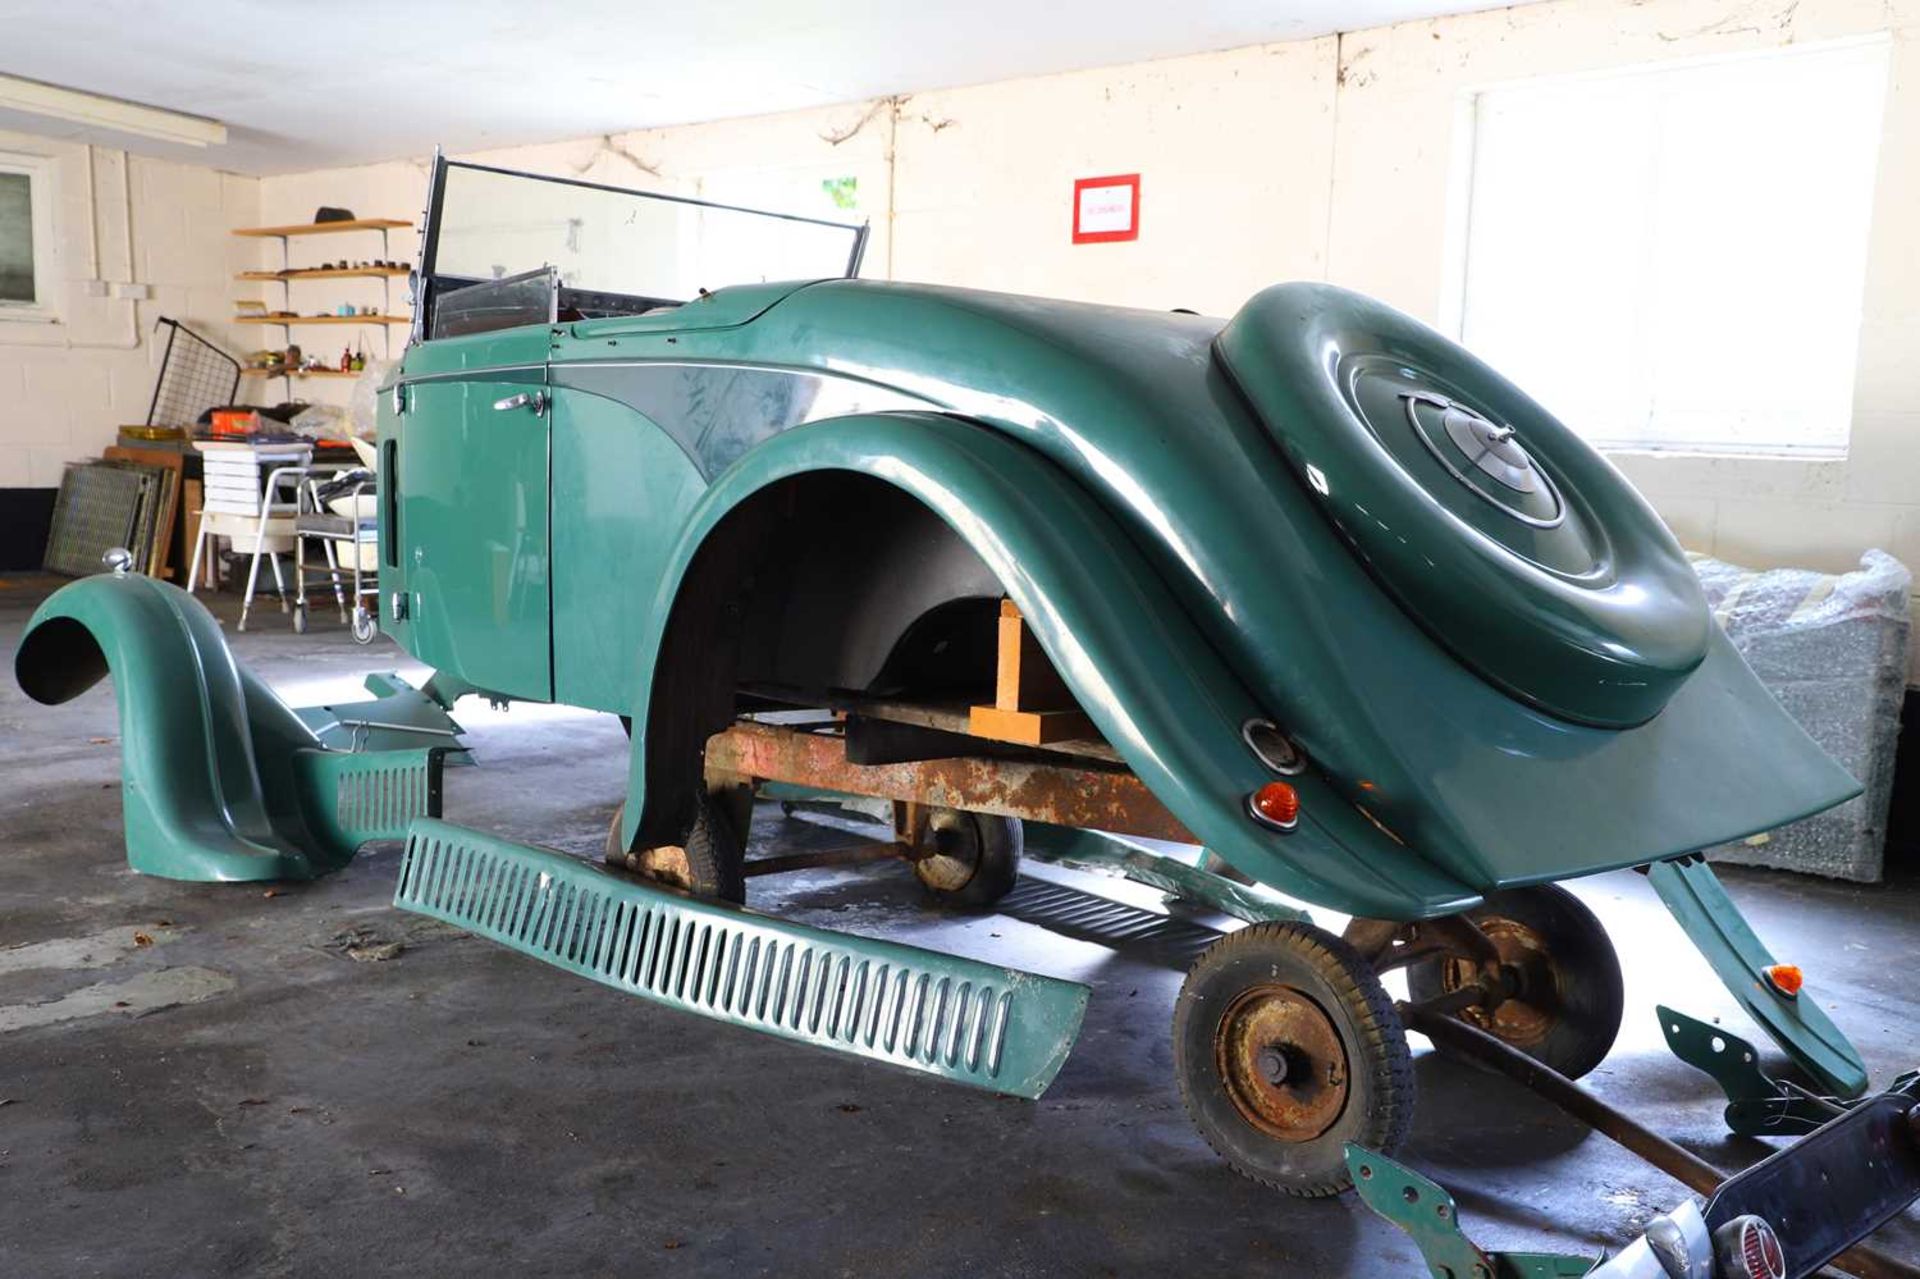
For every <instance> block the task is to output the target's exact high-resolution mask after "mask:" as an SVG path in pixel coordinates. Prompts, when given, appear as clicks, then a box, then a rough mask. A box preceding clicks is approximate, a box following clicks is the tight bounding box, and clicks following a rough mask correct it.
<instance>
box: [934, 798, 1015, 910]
mask: <svg viewBox="0 0 1920 1279" xmlns="http://www.w3.org/2000/svg"><path fill="white" fill-rule="evenodd" d="M1022 846H1023V839H1022V835H1021V829H1020V823H1019V821H1018V820H1017V819H1015V818H1012V817H996V816H994V815H992V814H990V813H963V812H959V811H958V810H956V809H951V808H936V809H934V810H932V812H931V813H929V814H928V816H927V820H926V825H925V827H924V828H923V829H922V830H921V831H920V832H919V838H918V841H917V842H916V843H915V845H914V847H913V851H912V852H911V853H910V854H909V857H910V858H911V859H912V861H913V874H914V878H916V879H918V880H919V881H920V883H921V885H922V887H924V888H925V889H926V890H927V892H929V893H930V894H932V895H933V896H934V897H935V898H936V899H937V900H938V901H940V902H941V903H942V904H944V905H948V906H957V907H960V908H962V909H966V910H984V909H985V908H987V907H988V906H991V905H993V904H994V903H995V902H997V901H999V900H1000V899H1001V898H1002V897H1005V896H1006V895H1007V894H1008V893H1010V892H1012V891H1013V886H1014V884H1015V883H1016V882H1017V881H1018V880H1019V878H1020V853H1021V849H1022Z"/></svg>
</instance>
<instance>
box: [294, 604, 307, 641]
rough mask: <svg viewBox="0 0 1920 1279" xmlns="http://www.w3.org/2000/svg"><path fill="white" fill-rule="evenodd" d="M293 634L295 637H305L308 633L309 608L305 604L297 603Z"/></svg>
mask: <svg viewBox="0 0 1920 1279" xmlns="http://www.w3.org/2000/svg"><path fill="white" fill-rule="evenodd" d="M293 633H294V634H295V635H305V634H306V633H307V606H306V605H305V604H298V603H296V604H295V605H294V606H293Z"/></svg>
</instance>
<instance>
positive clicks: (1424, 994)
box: [1407, 884, 1626, 1079]
mask: <svg viewBox="0 0 1920 1279" xmlns="http://www.w3.org/2000/svg"><path fill="white" fill-rule="evenodd" d="M1465 917H1466V919H1467V920H1468V921H1470V922H1471V923H1472V924H1473V925H1474V926H1475V927H1476V928H1478V929H1479V930H1480V931H1481V932H1482V933H1484V934H1485V935H1486V937H1487V939H1488V940H1489V941H1491V942H1492V943H1493V945H1494V948H1495V949H1496V950H1498V952H1499V955H1500V963H1499V971H1498V972H1492V973H1490V972H1488V971H1486V969H1487V967H1488V966H1487V965H1484V964H1482V963H1479V962H1476V961H1475V960H1474V959H1472V958H1470V957H1468V956H1463V955H1444V956H1437V957H1435V958H1432V959H1428V960H1425V961H1422V962H1420V963H1416V964H1414V965H1413V966H1412V967H1410V968H1408V969H1407V991H1408V993H1409V994H1410V995H1411V996H1412V1000H1413V1002H1414V1003H1416V1004H1419V1003H1425V1002H1426V1001H1428V1000H1430V999H1436V998H1439V997H1441V996H1444V995H1448V994H1451V993H1453V992H1454V991H1456V990H1459V989H1461V988H1462V987H1464V986H1468V985H1472V984H1474V983H1476V982H1478V983H1480V984H1483V985H1488V986H1490V987H1492V988H1495V989H1499V990H1502V991H1504V992H1509V993H1507V994H1506V997H1505V998H1504V999H1502V1000H1500V1001H1499V1002H1497V1003H1492V1004H1487V1003H1481V1004H1473V1005H1470V1006H1468V1007H1466V1008H1465V1009H1463V1010H1462V1011H1460V1012H1459V1013H1457V1014H1455V1015H1456V1016H1458V1017H1459V1018H1460V1019H1461V1020H1463V1021H1465V1022H1467V1023H1468V1024H1469V1025H1473V1026H1477V1027H1479V1028H1480V1029H1481V1030H1484V1031H1486V1032H1487V1033H1488V1034H1490V1035H1494V1036H1496V1037H1498V1038H1500V1039H1502V1040H1505V1041H1506V1042H1507V1043H1509V1044H1512V1045H1513V1046H1514V1047H1515V1048H1518V1049H1519V1050H1520V1051H1521V1052H1524V1053H1526V1054H1527V1055H1528V1056H1529V1057H1532V1058H1533V1059H1534V1060H1536V1061H1539V1062H1543V1063H1545V1064H1546V1065H1548V1066H1551V1067H1553V1068H1554V1069H1555V1070H1557V1071H1559V1072H1560V1073H1561V1074H1563V1075H1565V1076H1566V1077H1567V1078H1569V1079H1578V1078H1580V1076H1582V1075H1584V1074H1586V1073H1587V1072H1588V1071H1590V1070H1592V1069H1593V1068H1594V1067H1595V1066H1598V1065H1599V1064H1600V1063H1601V1062H1602V1061H1603V1060H1605V1058H1606V1055H1607V1053H1608V1052H1609V1051H1610V1050H1611V1049H1612V1048H1613V1040H1614V1037H1615V1036H1616V1035H1617V1034H1619V1032H1620V1019H1621V1016H1622V1015H1623V1013H1624V1011H1625V1007H1626V996H1625V992H1624V990H1623V988H1622V985H1621V979H1620V958H1619V956H1618V955H1617V954H1615V953H1614V949H1613V943H1612V942H1611V941H1610V940H1608V938H1607V931H1606V929H1605V928H1604V927H1602V926H1601V923H1600V921H1599V920H1598V919H1597V918H1595V917H1594V914H1593V912H1592V911H1590V910H1588V909H1587V908H1586V906H1585V905H1584V904H1583V903H1582V902H1581V901H1580V899H1579V898H1577V897H1575V896H1574V895H1573V894H1572V893H1570V892H1568V891H1567V890H1566V889H1564V888H1560V887H1558V886H1556V885H1553V884H1540V885H1536V886H1534V887H1531V888H1512V889H1508V890H1507V891H1505V892H1500V893H1491V894H1489V895H1488V897H1487V899H1486V900H1485V901H1484V902H1482V903H1481V904H1480V905H1478V906H1476V907H1474V908H1473V909H1472V910H1470V911H1467V912H1466V916H1465Z"/></svg>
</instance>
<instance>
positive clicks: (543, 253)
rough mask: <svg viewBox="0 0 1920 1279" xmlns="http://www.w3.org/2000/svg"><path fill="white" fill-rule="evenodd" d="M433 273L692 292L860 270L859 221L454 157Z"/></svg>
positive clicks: (631, 291) (611, 289)
mask: <svg viewBox="0 0 1920 1279" xmlns="http://www.w3.org/2000/svg"><path fill="white" fill-rule="evenodd" d="M438 232H439V233H438V242H437V245H436V247H435V253H434V261H433V264H432V273H433V274H434V275H435V276H440V277H447V276H453V277H463V278H466V279H480V280H496V279H501V278H504V277H506V276H512V275H520V274H522V273H524V272H528V271H534V270H538V269H539V268H541V267H552V268H554V269H555V270H556V271H558V272H559V276H560V283H561V285H562V286H563V287H565V288H568V289H577V290H592V291H596V292H604V293H619V294H626V295H629V296H633V297H643V298H657V299H660V300H662V301H672V302H684V301H687V300H689V299H692V298H694V297H696V296H698V295H699V293H700V290H702V289H707V290H713V289H718V288H723V287H725V286H727V285H731V284H755V283H762V282H765V281H769V280H808V279H822V278H831V277H835V276H844V275H847V274H849V271H850V267H851V264H852V258H853V251H854V245H855V242H856V240H857V238H858V236H859V228H857V227H852V226H845V225H842V224H839V223H833V222H822V221H816V220H813V219H808V218H797V217H786V216H782V215H779V214H772V213H758V212H754V211H752V210H748V209H733V208H725V207H721V206H716V205H708V204H698V203H692V202H688V201H683V200H673V199H669V198H664V197H660V196H652V195H646V194H643V193H641V192H637V191H621V190H615V189H611V188H607V187H597V186H587V185H582V184H580V183H575V182H567V181H564V180H560V179H553V178H540V177H533V176H529V175H526V174H519V173H501V172H497V171H494V170H489V169H476V168H470V167H468V166H466V165H460V164H449V165H447V169H446V184H445V190H444V194H443V196H442V198H441V203H440V214H439V221H438Z"/></svg>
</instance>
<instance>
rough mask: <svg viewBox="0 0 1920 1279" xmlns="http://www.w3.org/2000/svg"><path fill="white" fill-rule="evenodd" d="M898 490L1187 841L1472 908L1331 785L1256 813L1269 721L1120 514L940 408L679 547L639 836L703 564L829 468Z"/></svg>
mask: <svg viewBox="0 0 1920 1279" xmlns="http://www.w3.org/2000/svg"><path fill="white" fill-rule="evenodd" d="M823 471H847V472H854V473H858V474H862V475H867V476H870V477H873V478H875V479H879V480H882V481H885V482H886V483H889V484H892V485H894V486H895V487H897V488H899V489H901V490H903V491H904V492H906V493H908V494H910V495H912V496H913V497H915V498H916V499H917V500H919V501H920V502H922V503H923V504H925V505H926V506H927V507H928V508H929V509H930V510H932V511H933V512H934V513H935V514H937V515H939V516H940V518H941V519H943V520H944V521H945V522H946V523H947V524H948V525H949V526H950V527H952V528H953V530H954V531H955V532H956V533H958V534H959V535H960V537H961V538H963V539H964V540H965V541H966V542H967V544H968V545H969V546H971V547H972V548H973V550H974V551H975V553H977V554H978V555H979V556H980V557H981V559H982V560H984V561H985V562H986V564H987V566H988V567H989V568H990V569H992V570H993V572H994V573H995V575H996V576H997V577H998V578H999V580H1000V582H1001V584H1002V585H1003V587H1004V588H1005V590H1006V593H1007V595H1008V596H1009V597H1010V598H1011V599H1012V600H1013V601H1014V602H1015V603H1016V604H1017V605H1018V606H1019V608H1020V611H1021V614H1022V615H1023V616H1024V617H1025V618H1026V620H1027V623H1028V625H1029V626H1030V627H1031V628H1032V629H1033V632H1034V635H1035V637H1036V638H1037V639H1038V640H1039V642H1040V644H1041V646H1042V647H1043V648H1044V649H1045V650H1046V652H1047V655H1048V656H1049V657H1050V658H1051V659H1052V661H1053V663H1054V665H1055V667H1057V668H1058V670H1059V671H1060V674H1061V675H1062V677H1063V678H1064V679H1065V680H1066V682H1067V684H1068V685H1069V686H1070V687H1071V688H1072V690H1073V692H1074V694H1075V696H1076V697H1077V698H1078V700H1079V702H1080V704H1081V706H1082V707H1084V708H1085V710H1086V711H1087V713H1088V714H1089V715H1090V716H1091V717H1092V719H1093V721H1094V723H1095V724H1096V726H1098V728H1099V729H1100V731H1101V733H1102V735H1103V736H1105V738H1106V739H1107V741H1108V742H1109V743H1111V744H1112V745H1113V746H1114V748H1115V749H1116V750H1118V751H1119V752H1120V754H1121V755H1122V757H1123V758H1125V760H1126V761H1127V763H1128V764H1129V765H1130V766H1131V767H1132V768H1133V770H1134V771H1135V772H1136V773H1137V774H1138V775H1139V776H1140V778H1141V779H1142V780H1143V781H1144V782H1145V783H1146V784H1147V786H1148V787H1149V788H1151V789H1152V791H1153V792H1154V794H1155V795H1156V796H1157V797H1158V798H1159V799H1160V801H1161V802H1162V803H1164V804H1165V805H1166V806H1167V808H1168V809H1169V810H1170V811H1171V812H1172V813H1173V814H1174V816H1176V817H1177V818H1179V820H1180V821H1181V822H1182V823H1183V824H1185V826H1186V827H1187V829H1188V830H1190V831H1192V832H1193V834H1194V835H1195V836H1196V837H1197V838H1198V839H1200V840H1201V841H1202V842H1204V843H1205V844H1206V845H1207V846H1208V847H1209V848H1211V849H1213V850H1214V851H1215V852H1217V853H1218V854H1220V855H1221V856H1222V857H1224V858H1226V859H1227V860H1228V861H1229V862H1231V863H1232V864H1233V865H1235V866H1236V867H1238V868H1239V869H1241V870H1242V871H1244V872H1246V873H1247V874H1249V875H1251V876H1253V877H1255V878H1256V879H1258V880H1260V881H1261V882H1263V883H1265V884H1268V885H1269V886H1271V887H1273V888H1275V889H1277V890H1278V891H1280V892H1283V893H1286V894H1289V895H1292V896H1296V897H1301V898H1305V899H1306V900H1308V901H1311V902H1313V903H1315V904H1317V905H1321V906H1325V907H1328V908H1330V909H1334V910H1339V911H1343V912H1350V913H1354V914H1361V915H1367V916H1371V917H1377V918H1389V919H1414V918H1425V917H1430V916H1434V915H1441V914H1447V913H1451V912H1454V911H1458V910H1462V909H1465V908H1467V907H1469V906H1471V905H1473V904H1474V903H1475V902H1476V901H1477V897H1476V895H1475V894H1474V893H1473V892H1472V891H1471V890H1469V889H1468V888H1467V887H1466V886H1464V885H1463V884H1461V883H1459V882H1458V881H1456V880H1454V879H1452V878H1451V877H1449V876H1447V875H1446V874H1444V873H1443V872H1441V871H1440V870H1438V869H1436V868H1435V867H1434V866H1433V865H1431V864H1430V863H1428V862H1427V861H1425V860H1424V859H1422V858H1421V857H1419V856H1418V855H1416V854H1415V853H1413V852H1412V851H1411V850H1409V849H1407V848H1406V847H1404V846H1402V845H1401V844H1399V843H1397V842H1396V841H1395V840H1393V839H1392V838H1390V837H1389V836H1387V835H1386V834H1384V833H1383V832H1382V831H1381V830H1380V829H1379V828H1377V827H1376V826H1374V825H1373V823H1372V822H1370V821H1369V820H1368V819H1367V818H1366V817H1365V815H1363V814H1362V813H1360V812H1359V811H1358V810H1357V809H1355V808H1354V807H1353V806H1352V805H1351V804H1350V803H1349V802H1348V801H1347V800H1346V799H1345V798H1344V797H1343V796H1341V795H1339V794H1338V793H1337V792H1336V791H1335V790H1334V788H1333V787H1332V786H1331V785H1329V784H1328V783H1327V782H1326V781H1325V780H1324V779H1322V778H1320V777H1318V776H1316V775H1313V774H1307V775H1303V776H1301V777H1300V778H1298V779H1296V784H1297V786H1298V788H1299V790H1300V793H1301V801H1302V815H1301V820H1300V825H1299V827H1298V828H1297V829H1296V830H1295V831H1293V832H1291V833H1290V834H1284V835H1283V834H1279V833H1276V832H1270V831H1267V830H1265V829H1263V828H1261V827H1258V826H1256V825H1255V824H1254V823H1253V821H1252V820H1251V819H1250V818H1248V816H1247V815H1246V809H1245V804H1246V796H1247V795H1248V794H1249V793H1250V792H1251V791H1253V790H1254V789H1256V788H1257V787H1259V786H1260V785H1261V784H1262V783H1264V782H1266V781H1269V780H1271V775H1270V774H1268V773H1267V772H1266V771H1265V770H1264V768H1263V767H1262V766H1261V765H1260V763H1259V762H1258V761H1257V760H1255V759H1254V757H1253V756H1252V755H1251V753H1250V752H1249V751H1248V750H1247V749H1246V747H1245V746H1244V745H1243V744H1242V743H1241V740H1240V732H1239V729H1240V725H1241V724H1243V723H1244V722H1245V721H1246V720H1247V719H1249V718H1252V717H1254V716H1259V715H1264V714H1266V712H1265V711H1264V710H1263V709H1262V708H1261V706H1260V705H1259V703H1258V702H1257V701H1256V700H1255V699H1254V698H1253V697H1252V696H1251V694H1249V693H1248V691H1247V690H1246V688H1245V687H1244V686H1243V685H1242V684H1241V683H1240V681H1239V680H1238V679H1237V678H1236V677H1235V676H1234V675H1233V673H1232V672H1231V671H1230V670H1228V669H1227V667H1226V666H1225V664H1224V663H1222V662H1221V660H1220V659H1219V656H1218V655H1217V654H1216V652H1215V651H1214V650H1213V649H1212V648H1211V647H1210V646H1209V645H1208V644H1207V642H1206V641H1205V639H1204V638H1203V637H1202V636H1201V634H1200V632H1199V631H1198V630H1197V629H1196V628H1195V627H1194V625H1193V623H1192V621H1191V619H1189V618H1188V616H1187V615H1186V614H1185V613H1184V612H1183V611H1182V610H1181V609H1180V607H1179V606H1178V604H1177V603H1176V602H1175V600H1174V598H1173V596H1172V595H1171V594H1170V593H1169V591H1168V590H1167V588H1166V586H1165V584H1164V583H1163V582H1162V581H1161V579H1160V578H1159V577H1158V576H1157V575H1156V574H1154V573H1153V572H1152V571H1151V570H1150V569H1148V568H1147V567H1146V565H1145V562H1144V561H1143V560H1142V558H1141V557H1140V555H1139V552H1138V551H1137V550H1136V549H1135V547H1134V545H1133V544H1132V543H1131V542H1130V541H1129V540H1128V539H1127V537H1126V535H1125V534H1124V533H1123V532H1122V531H1121V529H1120V527H1119V526H1118V524H1117V523H1116V522H1115V521H1114V520H1113V518H1112V517H1111V516H1110V515H1109V514H1108V513H1107V512H1106V511H1105V510H1103V509H1102V508H1101V507H1100V506H1099V505H1098V503H1096V502H1095V501H1094V500H1093V499H1092V498H1091V497H1090V496H1089V495H1088V494H1087V493H1086V492H1085V490H1083V489H1081V488H1080V487H1078V486H1077V485H1075V484H1074V483H1073V482H1072V481H1070V480H1069V479H1068V478H1067V477H1066V476H1065V475H1064V474H1063V473H1062V472H1061V471H1059V470H1058V469H1057V468H1056V467H1054V466H1053V465H1052V464H1050V463H1048V462H1047V461H1046V460H1045V459H1043V458H1041V457H1040V456H1039V455H1038V454H1036V453H1034V452H1033V451H1032V450H1031V449H1029V448H1027V447H1026V446H1024V445H1022V444H1020V443H1019V442H1017V441H1015V440H1012V439H1009V438H1007V437H1006V436H1004V435H1001V434H998V433H996V432H994V431H992V430H990V429H987V428H985V427H981V426H978V425H975V424H973V423H970V422H967V421H965V420H963V419H959V418H954V417H949V416H945V415H941V414H936V413H883V414H871V415H860V416H854V417H846V418H839V419H835V420H832V421H826V422H818V423H814V424H812V425H809V426H807V427H806V428H805V429H803V430H795V431H790V432H787V433H785V434H783V435H780V436H777V437H775V438H774V439H772V440H769V441H767V442H766V443H764V444H762V445H761V446H760V447H759V448H757V449H755V450H754V451H753V452H751V453H749V454H748V455H747V456H745V457H743V458H742V459H741V460H740V461H739V462H737V463H736V464H735V465H734V466H732V467H731V468H729V469H728V470H727V471H726V472H725V473H723V474H722V475H721V476H719V477H718V479H717V480H716V481H715V483H714V485H713V486H712V487H711V488H710V489H709V490H708V491H707V492H706V494H705V495H704V496H703V498H702V499H701V502H700V505H699V506H698V507H697V508H696V509H695V511H694V513H693V516H692V518H691V519H690V520H689V522H688V525H687V528H686V531H685V533H684V534H683V536H682V538H681V540H680V543H679V545H678V546H677V547H676V549H675V552H674V555H673V558H672V561H671V567H670V569H669V571H668V572H667V573H666V574H665V575H664V577H663V578H662V584H661V586H660V588H659V591H658V593H657V594H656V596H655V598H654V600H653V602H652V607H651V608H650V609H649V610H648V614H647V619H648V620H647V623H646V625H647V630H646V632H645V634H644V636H643V641H642V645H641V650H640V651H641V654H642V663H643V666H642V669H641V670H640V671H639V672H638V678H637V680H636V681H635V684H634V687H635V688H638V689H641V690H646V692H645V693H643V694H642V698H643V700H642V702H641V704H638V705H636V706H635V707H634V708H633V718H634V722H635V723H636V724H648V725H649V729H648V731H647V732H644V733H639V732H636V733H635V734H634V736H633V748H632V755H631V761H630V765H629V774H628V803H627V806H626V817H625V819H624V825H623V828H622V837H623V838H624V839H625V840H626V841H627V842H628V843H629V844H631V843H632V842H633V841H634V840H635V839H636V837H637V836H638V835H639V832H640V830H641V827H642V825H643V824H645V821H646V805H647V799H648V797H647V778H648V749H649V744H650V743H649V739H651V738H655V737H656V736H657V735H659V734H661V732H662V730H661V727H660V726H659V725H655V724H651V723H650V721H649V718H648V707H649V705H650V704H651V703H652V701H653V690H654V688H655V681H656V679H657V678H671V677H672V672H666V671H662V670H661V669H660V656H661V651H662V645H663V642H664V641H665V639H666V636H667V632H668V628H669V627H670V626H671V624H672V617H673V612H674V608H675V605H676V603H677V601H678V600H679V599H680V593H681V584H682V582H683V581H684V580H685V579H686V577H687V575H688V572H689V569H690V568H691V566H692V565H693V562H694V558H695V556H696V555H697V554H698V552H699V551H700V549H701V547H702V546H703V545H705V544H706V543H707V540H708V538H709V537H710V536H712V535H713V534H714V533H715V532H716V530H720V529H722V528H724V527H725V525H726V522H727V520H728V517H729V515H730V514H732V513H733V512H734V511H735V510H736V509H737V508H739V507H740V506H741V505H742V503H744V502H746V501H747V499H749V498H750V497H752V496H753V495H754V494H756V493H758V492H760V491H761V490H763V489H766V488H768V487H769V486H771V485H776V484H779V483H780V482H781V481H783V480H787V479H791V478H793V477H796V476H800V475H805V474H808V473H812V472H823Z"/></svg>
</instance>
